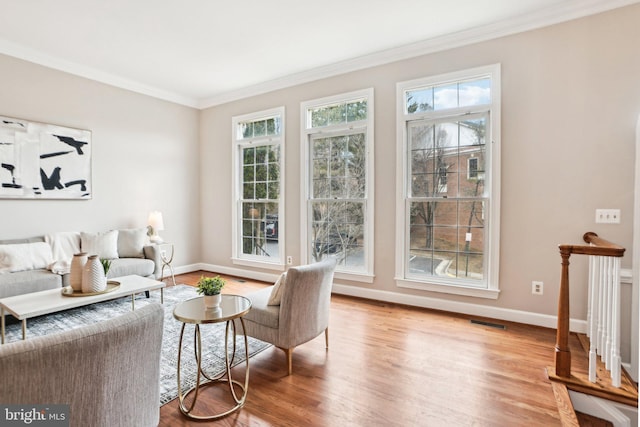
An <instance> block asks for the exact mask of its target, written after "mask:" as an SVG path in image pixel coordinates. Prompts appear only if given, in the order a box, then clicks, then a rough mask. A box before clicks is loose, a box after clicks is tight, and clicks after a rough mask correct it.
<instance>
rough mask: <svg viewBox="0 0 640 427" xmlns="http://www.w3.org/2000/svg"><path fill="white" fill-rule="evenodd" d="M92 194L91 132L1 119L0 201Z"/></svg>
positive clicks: (80, 196) (68, 197) (2, 117)
mask: <svg viewBox="0 0 640 427" xmlns="http://www.w3.org/2000/svg"><path fill="white" fill-rule="evenodd" d="M91 195H92V194H91V132H90V131H88V130H82V129H73V128H68V127H63V126H56V125H51V124H46V123H37V122H30V121H27V120H22V119H14V118H11V117H4V116H0V198H2V199H91Z"/></svg>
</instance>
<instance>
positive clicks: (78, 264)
mask: <svg viewBox="0 0 640 427" xmlns="http://www.w3.org/2000/svg"><path fill="white" fill-rule="evenodd" d="M86 263H87V254H86V253H84V252H80V253H77V254H74V255H73V259H71V268H70V270H69V285H70V286H71V289H73V291H74V292H82V273H83V271H84V266H85V264H86Z"/></svg>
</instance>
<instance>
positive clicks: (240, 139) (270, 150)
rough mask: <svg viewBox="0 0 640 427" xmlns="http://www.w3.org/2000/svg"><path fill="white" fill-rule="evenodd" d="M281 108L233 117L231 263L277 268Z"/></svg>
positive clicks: (281, 201) (279, 255) (281, 221)
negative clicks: (233, 196) (232, 234)
mask: <svg viewBox="0 0 640 427" xmlns="http://www.w3.org/2000/svg"><path fill="white" fill-rule="evenodd" d="M283 129H284V108H276V109H274V110H269V111H262V112H258V113H254V114H248V115H244V116H238V117H234V118H233V143H234V145H235V147H234V161H233V164H234V176H235V180H234V181H235V182H234V184H235V185H234V186H235V201H236V202H235V204H234V207H233V218H234V225H233V227H234V236H235V237H234V239H233V259H234V262H235V263H238V264H243V265H250V266H251V265H253V266H259V267H263V268H274V269H283V268H284V263H283V262H282V260H283V258H284V255H283V254H284V244H283V242H284V237H283V234H284V209H283V206H284V197H283V194H282V185H281V183H282V182H284V171H283V168H282V165H283V164H284V163H283V151H284V135H283Z"/></svg>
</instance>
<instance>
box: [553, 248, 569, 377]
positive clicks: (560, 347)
mask: <svg viewBox="0 0 640 427" xmlns="http://www.w3.org/2000/svg"><path fill="white" fill-rule="evenodd" d="M560 256H561V257H562V276H561V279H560V297H559V298H558V330H557V334H556V352H555V362H556V375H557V376H559V377H565V378H569V377H571V350H569V257H570V256H571V249H570V248H565V247H563V246H562V245H561V246H560Z"/></svg>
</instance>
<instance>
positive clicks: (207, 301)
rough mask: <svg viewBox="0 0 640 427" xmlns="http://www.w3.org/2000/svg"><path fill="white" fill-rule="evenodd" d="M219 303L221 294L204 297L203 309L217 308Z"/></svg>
mask: <svg viewBox="0 0 640 427" xmlns="http://www.w3.org/2000/svg"><path fill="white" fill-rule="evenodd" d="M220 301H222V294H216V295H205V296H204V308H218V307H220Z"/></svg>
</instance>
